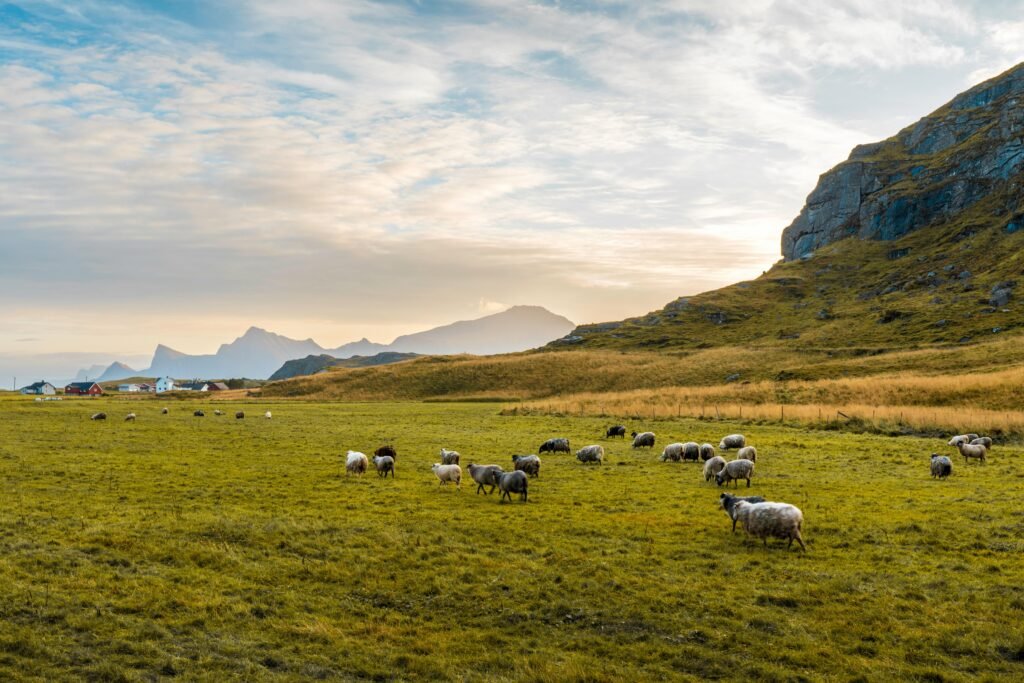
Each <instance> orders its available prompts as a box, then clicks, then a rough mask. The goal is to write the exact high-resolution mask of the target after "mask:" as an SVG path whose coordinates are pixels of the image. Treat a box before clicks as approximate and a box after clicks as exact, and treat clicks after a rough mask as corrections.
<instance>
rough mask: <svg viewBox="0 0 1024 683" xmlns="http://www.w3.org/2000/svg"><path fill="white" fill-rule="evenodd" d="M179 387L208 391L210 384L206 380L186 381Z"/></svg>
mask: <svg viewBox="0 0 1024 683" xmlns="http://www.w3.org/2000/svg"><path fill="white" fill-rule="evenodd" d="M178 388H179V389H181V390H182V391H207V390H208V389H209V388H210V385H209V384H207V383H206V382H184V383H182V384H181V385H179V386H178Z"/></svg>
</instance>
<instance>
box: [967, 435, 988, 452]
mask: <svg viewBox="0 0 1024 683" xmlns="http://www.w3.org/2000/svg"><path fill="white" fill-rule="evenodd" d="M971 445H972V446H984V447H985V448H986V449H988V450H992V439H990V438H989V437H987V436H979V437H978V438H977V439H972V440H971Z"/></svg>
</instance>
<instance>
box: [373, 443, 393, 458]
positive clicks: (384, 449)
mask: <svg viewBox="0 0 1024 683" xmlns="http://www.w3.org/2000/svg"><path fill="white" fill-rule="evenodd" d="M373 454H374V455H379V456H380V457H382V458H383V457H384V456H387V457H389V458H391V459H392V460H398V451H396V450H395V447H394V446H392V445H390V444H385V445H383V446H381V447H380V448H378V449H377V450H375V451H374V452H373Z"/></svg>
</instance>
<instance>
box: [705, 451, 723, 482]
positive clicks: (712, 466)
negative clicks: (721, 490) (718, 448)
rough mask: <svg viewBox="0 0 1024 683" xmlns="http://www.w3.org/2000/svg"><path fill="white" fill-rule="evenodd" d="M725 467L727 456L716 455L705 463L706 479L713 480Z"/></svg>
mask: <svg viewBox="0 0 1024 683" xmlns="http://www.w3.org/2000/svg"><path fill="white" fill-rule="evenodd" d="M724 468H725V458H723V457H722V456H720V455H716V456H715V457H713V458H711V459H710V460H708V461H707V462H705V463H704V481H711V480H712V479H714V478H715V475H716V474H718V473H719V472H721V471H722V470H723V469H724Z"/></svg>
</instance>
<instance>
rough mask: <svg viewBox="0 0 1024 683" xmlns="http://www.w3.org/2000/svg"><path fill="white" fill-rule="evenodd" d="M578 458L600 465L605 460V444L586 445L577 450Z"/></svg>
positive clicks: (581, 460) (584, 461)
mask: <svg viewBox="0 0 1024 683" xmlns="http://www.w3.org/2000/svg"><path fill="white" fill-rule="evenodd" d="M576 459H577V460H579V461H580V462H582V463H584V464H585V463H588V462H596V463H597V464H598V465H600V464H601V463H602V462H604V446H598V445H593V446H584V447H583V448H581V449H579V450H578V451H576Z"/></svg>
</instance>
